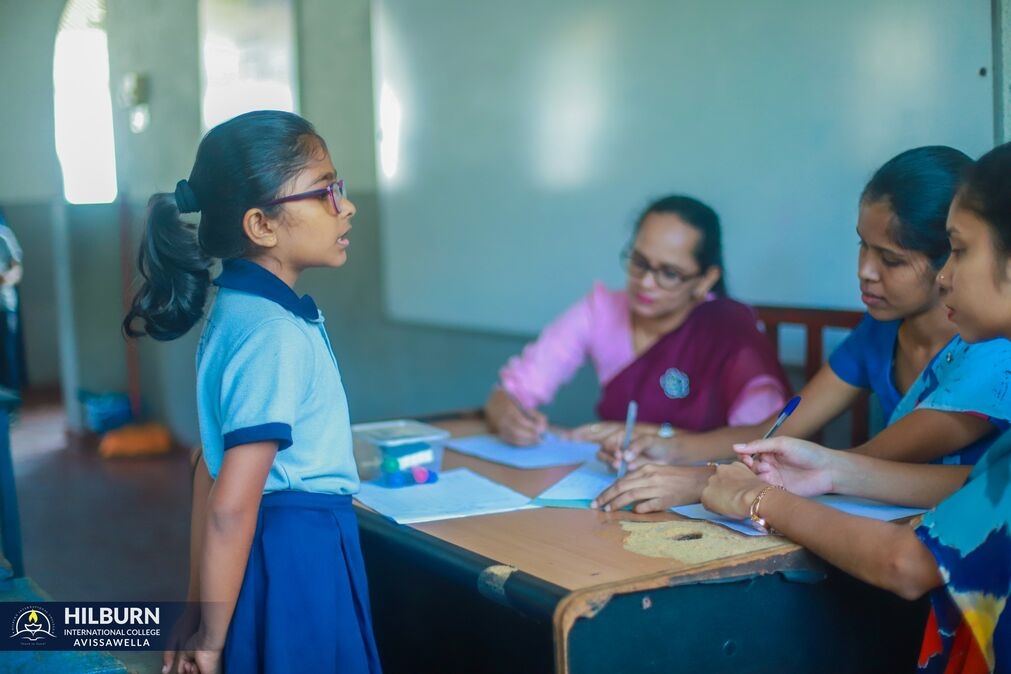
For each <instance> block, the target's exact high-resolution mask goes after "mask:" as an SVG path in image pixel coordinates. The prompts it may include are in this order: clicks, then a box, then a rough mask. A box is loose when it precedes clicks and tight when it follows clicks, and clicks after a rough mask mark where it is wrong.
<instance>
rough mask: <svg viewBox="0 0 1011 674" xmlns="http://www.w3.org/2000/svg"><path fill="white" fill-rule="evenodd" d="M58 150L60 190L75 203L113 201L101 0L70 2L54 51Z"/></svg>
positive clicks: (112, 155) (106, 56)
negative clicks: (60, 170) (60, 174)
mask: <svg viewBox="0 0 1011 674" xmlns="http://www.w3.org/2000/svg"><path fill="white" fill-rule="evenodd" d="M53 56H54V57H53V97H54V106H55V110H54V112H55V123H56V153H57V155H58V156H59V159H60V167H61V168H62V170H63V194H64V197H65V198H66V200H67V201H69V202H70V203H73V204H99V203H109V202H111V201H115V199H116V192H117V190H116V145H115V140H114V139H113V133H112V96H111V94H110V91H109V48H108V42H107V40H106V33H105V2H104V0H70V2H68V3H67V5H66V7H65V8H64V10H63V16H62V17H61V18H60V26H59V30H58V32H57V33H56V46H55V51H54V55H53Z"/></svg>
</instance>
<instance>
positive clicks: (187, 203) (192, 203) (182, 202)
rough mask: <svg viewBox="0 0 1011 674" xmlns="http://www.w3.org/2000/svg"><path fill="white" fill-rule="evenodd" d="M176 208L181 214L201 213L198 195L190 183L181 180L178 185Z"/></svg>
mask: <svg viewBox="0 0 1011 674" xmlns="http://www.w3.org/2000/svg"><path fill="white" fill-rule="evenodd" d="M176 206H177V207H178V208H179V212H180V213H199V212H200V202H199V201H197V195H196V193H195V192H194V191H193V188H192V187H190V184H189V181H187V180H185V179H184V180H180V181H179V182H177V183H176Z"/></svg>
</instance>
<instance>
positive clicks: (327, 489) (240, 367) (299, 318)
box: [197, 260, 360, 494]
mask: <svg viewBox="0 0 1011 674" xmlns="http://www.w3.org/2000/svg"><path fill="white" fill-rule="evenodd" d="M214 282H215V284H216V285H217V286H218V291H217V297H216V298H215V300H214V306H213V307H212V308H211V310H210V312H209V313H208V316H207V322H206V325H205V326H204V331H203V335H202V336H201V339H200V345H199V347H198V349H197V411H198V414H199V418H200V437H201V441H202V442H203V446H204V449H203V451H204V459H205V461H206V462H207V468H208V469H209V471H210V474H211V477H213V478H217V475H218V471H219V470H220V469H221V463H222V461H223V460H224V454H225V452H227V451H229V450H231V448H233V447H235V446H237V445H242V444H247V443H252V442H262V441H273V442H277V444H278V450H279V451H278V453H277V456H276V458H275V459H274V464H273V466H271V469H270V474H269V475H268V477H267V481H266V484H265V485H264V492H265V493H269V492H274V491H284V490H294V491H306V492H317V493H328V494H353V493H357V491H358V488H359V486H360V483H359V479H358V471H357V468H356V466H355V463H354V454H353V451H352V440H351V425H350V419H349V416H348V405H347V397H346V395H345V393H344V386H343V384H342V382H341V376H340V370H339V369H338V367H337V359H336V357H335V356H334V353H333V349H332V348H331V346H330V340H329V339H328V338H327V334H326V330H325V329H324V326H323V315H322V313H321V312H320V311H319V310H318V309H317V307H316V304H315V302H313V300H312V298H311V297H309V296H308V295H305V296H303V297H301V298H300V297H299V296H298V295H297V294H296V293H295V292H294V291H293V290H292V289H291V288H290V287H288V285H287V284H285V283H284V282H283V281H282V280H281V279H279V278H278V277H276V276H274V275H273V274H271V273H270V272H268V271H267V270H266V269H264V268H263V267H260V266H259V265H257V264H255V263H253V262H250V261H248V260H230V261H228V262H226V263H225V265H224V269H223V271H222V272H221V274H220V275H219V276H218V278H217V279H215V281H214ZM240 451H241V450H240Z"/></svg>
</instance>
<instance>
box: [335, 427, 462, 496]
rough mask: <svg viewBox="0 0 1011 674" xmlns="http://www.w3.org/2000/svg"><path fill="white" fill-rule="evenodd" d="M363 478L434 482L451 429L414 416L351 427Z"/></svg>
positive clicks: (402, 482)
mask: <svg viewBox="0 0 1011 674" xmlns="http://www.w3.org/2000/svg"><path fill="white" fill-rule="evenodd" d="M351 433H352V437H353V438H354V444H355V460H356V461H357V463H358V473H359V475H360V476H361V478H362V479H363V480H373V481H375V482H376V483H378V484H382V485H384V486H389V487H401V486H409V485H412V484H419V483H426V482H434V481H435V480H436V479H438V471H439V469H440V468H441V466H442V450H443V447H444V444H445V441H446V439H447V438H449V435H450V434H449V431H446V430H443V429H441V428H437V427H435V426H430V425H428V424H425V423H422V422H420V421H414V420H413V419H394V420H391V421H379V422H374V423H367V424H354V425H352V426H351Z"/></svg>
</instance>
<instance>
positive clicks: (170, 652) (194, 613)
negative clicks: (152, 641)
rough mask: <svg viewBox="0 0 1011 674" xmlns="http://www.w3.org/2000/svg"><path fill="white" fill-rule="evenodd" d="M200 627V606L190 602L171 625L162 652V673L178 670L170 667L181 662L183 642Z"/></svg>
mask: <svg viewBox="0 0 1011 674" xmlns="http://www.w3.org/2000/svg"><path fill="white" fill-rule="evenodd" d="M199 627H200V608H199V605H197V604H195V603H194V604H190V605H188V606H187V607H186V610H185V611H184V612H183V614H182V615H181V616H179V620H177V621H176V624H175V625H173V626H172V633H171V634H170V635H169V640H168V644H167V646H166V648H165V651H164V652H163V653H162V656H161V661H162V668H161V671H162V674H169V672H173V671H180V670H173V669H172V668H173V667H174V666H175V665H176V664H177V662H178V663H180V664H181V662H182V654H181V653H180V652H179V651H180V650H181V649H182V648H183V647H184V646H185V644H186V643H187V642H188V641H189V639H190V637H192V636H193V635H194V634H196V632H197V629H198V628H199Z"/></svg>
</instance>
